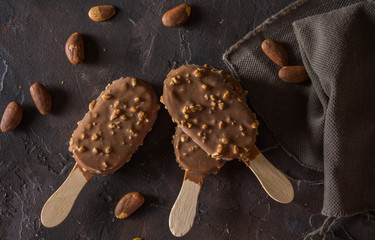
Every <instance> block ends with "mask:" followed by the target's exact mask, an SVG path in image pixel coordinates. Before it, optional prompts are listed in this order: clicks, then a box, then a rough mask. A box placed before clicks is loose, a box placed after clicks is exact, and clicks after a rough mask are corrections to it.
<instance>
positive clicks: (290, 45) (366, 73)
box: [223, 0, 375, 217]
mask: <svg viewBox="0 0 375 240" xmlns="http://www.w3.org/2000/svg"><path fill="white" fill-rule="evenodd" d="M265 38H271V39H274V40H276V41H278V42H281V43H283V44H284V45H285V46H286V49H287V52H288V53H289V59H290V60H289V65H301V64H303V65H305V67H306V69H307V71H308V73H309V76H310V78H311V81H309V82H307V83H303V84H289V83H285V82H282V81H281V80H280V79H278V77H277V72H278V70H279V67H278V66H277V65H276V64H274V63H273V62H272V61H271V60H269V59H268V58H267V57H266V56H265V55H264V53H263V52H262V51H261V49H260V44H261V42H262V41H263V40H264V39H265ZM223 59H224V61H225V62H226V64H227V65H228V67H229V68H230V70H231V72H232V73H233V74H234V75H235V76H237V77H238V78H239V79H240V80H241V81H242V84H243V85H244V87H245V88H246V89H247V90H248V91H249V95H248V100H249V102H250V105H251V106H252V107H253V109H254V110H255V112H256V113H257V114H258V115H260V116H261V117H262V119H263V120H264V122H265V123H266V125H267V127H268V128H269V129H270V130H271V131H272V132H273V134H274V135H275V137H276V139H277V140H278V141H279V142H280V145H281V146H282V147H283V149H284V150H285V151H286V152H287V153H288V154H289V155H291V156H293V157H294V158H295V159H296V161H298V162H299V163H300V164H301V165H302V166H305V167H307V168H310V169H313V170H317V171H323V172H324V203H323V209H322V214H324V215H326V216H335V217H340V216H347V215H352V214H355V213H358V212H363V211H368V210H374V209H375V187H374V186H375V67H374V64H375V4H374V2H370V1H358V0H357V1H355V0H341V1H340V0H333V1H322V0H315V1H314V0H311V1H308V0H302V1H297V2H296V3H294V4H292V5H290V6H288V7H287V8H286V9H284V10H283V11H281V12H280V13H278V14H276V15H275V16H273V17H271V18H270V19H268V20H267V21H266V22H265V23H263V24H262V25H260V26H259V27H257V28H256V29H255V30H254V31H252V32H250V33H249V34H247V35H246V36H245V37H244V38H243V39H241V40H240V41H239V42H238V43H237V44H236V45H234V46H233V47H232V48H231V49H229V50H228V51H227V52H226V53H225V55H224V57H223ZM260 134H261V133H260ZM271 160H272V159H271Z"/></svg>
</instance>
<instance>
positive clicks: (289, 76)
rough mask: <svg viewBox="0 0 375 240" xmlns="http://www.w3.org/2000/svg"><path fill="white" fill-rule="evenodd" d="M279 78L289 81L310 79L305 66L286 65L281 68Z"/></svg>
mask: <svg viewBox="0 0 375 240" xmlns="http://www.w3.org/2000/svg"><path fill="white" fill-rule="evenodd" d="M279 78H280V79H281V80H283V81H284V82H287V83H301V82H304V81H306V80H308V79H309V75H308V74H307V72H306V68H305V67H304V66H286V67H283V68H281V69H280V70H279Z"/></svg>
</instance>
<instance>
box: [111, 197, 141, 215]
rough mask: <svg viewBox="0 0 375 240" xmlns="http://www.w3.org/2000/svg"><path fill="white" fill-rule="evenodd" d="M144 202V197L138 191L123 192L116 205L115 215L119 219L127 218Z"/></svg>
mask: <svg viewBox="0 0 375 240" xmlns="http://www.w3.org/2000/svg"><path fill="white" fill-rule="evenodd" d="M144 202H145V199H144V197H143V196H142V194H140V193H139V192H132V193H128V194H125V195H124V196H123V197H122V198H121V199H120V201H119V202H118V203H117V205H116V208H115V216H116V217H117V218H120V219H123V218H127V217H129V216H130V215H131V214H132V213H133V212H134V211H135V210H137V209H138V208H139V207H140V206H142V204H143V203H144Z"/></svg>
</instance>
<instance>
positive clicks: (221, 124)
mask: <svg viewBox="0 0 375 240" xmlns="http://www.w3.org/2000/svg"><path fill="white" fill-rule="evenodd" d="M223 127H224V122H223V121H220V122H219V128H220V129H222V128H223Z"/></svg>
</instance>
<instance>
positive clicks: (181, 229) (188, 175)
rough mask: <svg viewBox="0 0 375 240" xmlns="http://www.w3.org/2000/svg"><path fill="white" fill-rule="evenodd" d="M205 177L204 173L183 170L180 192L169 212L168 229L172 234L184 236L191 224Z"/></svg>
mask: <svg viewBox="0 0 375 240" xmlns="http://www.w3.org/2000/svg"><path fill="white" fill-rule="evenodd" d="M205 177H206V173H196V172H191V171H188V170H186V171H185V177H184V181H183V183H182V186H181V190H180V193H179V194H178V197H177V199H176V201H175V203H174V205H173V207H172V210H171V213H170V214H169V229H170V231H171V233H172V234H173V235H174V236H176V237H182V236H184V235H185V234H186V233H188V232H189V231H190V229H191V227H192V226H193V223H194V220H195V214H196V212H197V203H198V196H199V192H200V190H201V187H202V184H203V181H204V178H205Z"/></svg>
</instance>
